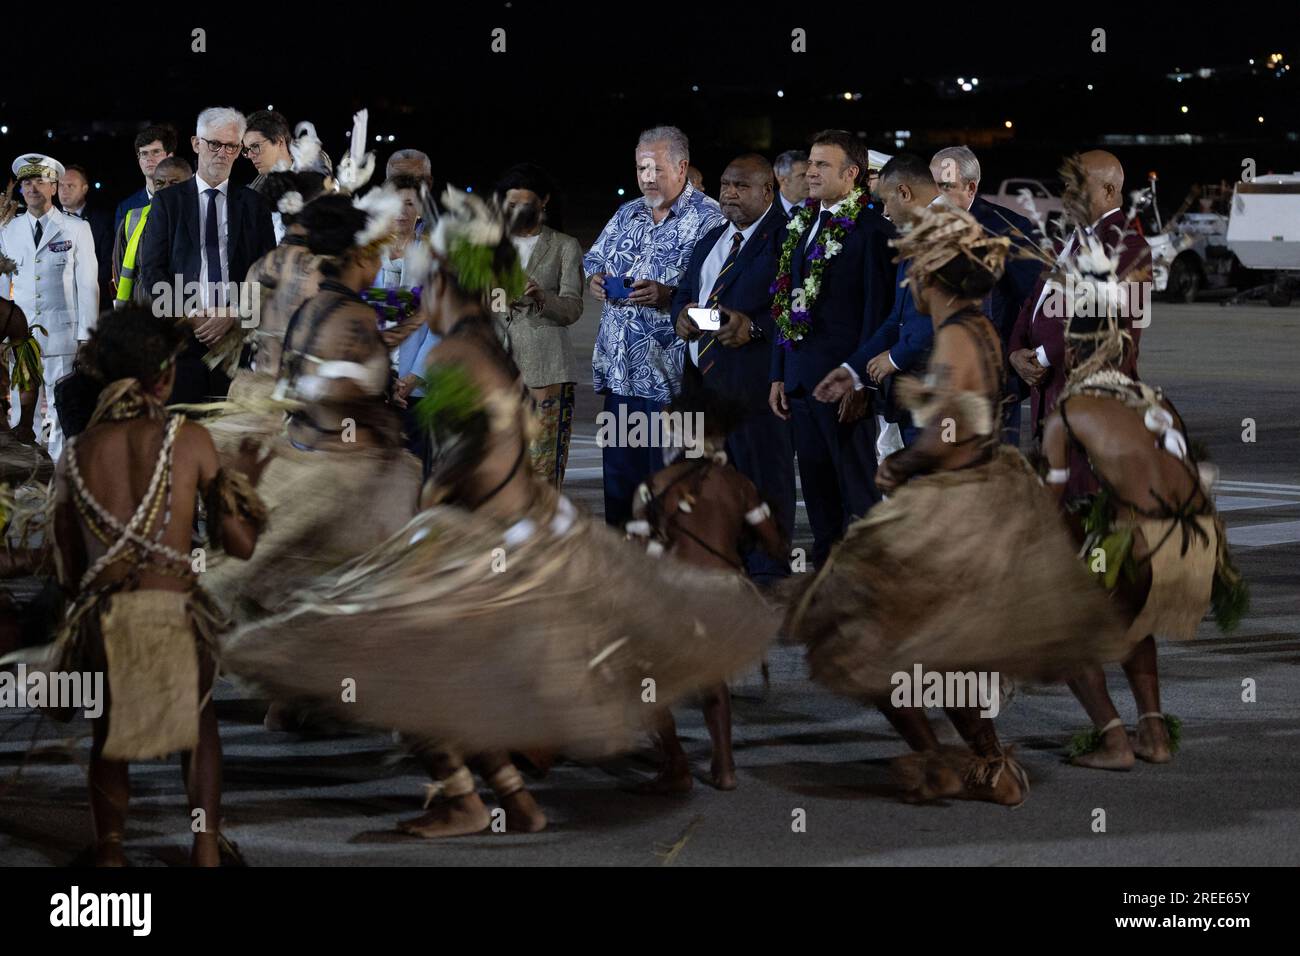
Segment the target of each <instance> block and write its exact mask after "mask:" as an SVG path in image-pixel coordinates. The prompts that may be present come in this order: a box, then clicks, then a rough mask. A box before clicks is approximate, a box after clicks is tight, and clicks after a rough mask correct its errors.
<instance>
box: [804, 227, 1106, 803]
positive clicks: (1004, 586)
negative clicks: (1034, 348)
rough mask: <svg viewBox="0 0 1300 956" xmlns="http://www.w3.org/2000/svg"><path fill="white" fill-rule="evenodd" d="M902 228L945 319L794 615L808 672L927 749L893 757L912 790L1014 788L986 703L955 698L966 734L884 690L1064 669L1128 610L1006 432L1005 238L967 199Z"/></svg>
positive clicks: (1084, 656)
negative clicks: (998, 298)
mask: <svg viewBox="0 0 1300 956" xmlns="http://www.w3.org/2000/svg"><path fill="white" fill-rule="evenodd" d="M894 245H895V247H896V248H897V249H898V253H899V257H900V258H901V259H906V260H910V262H909V265H908V270H907V284H908V286H909V287H910V288H911V290H912V295H913V298H914V301H915V303H916V307H917V309H918V310H919V311H920V312H921V313H922V314H926V315H929V316H930V317H931V319H932V321H933V322H934V326H935V337H934V351H933V354H932V356H931V359H930V364H929V369H928V374H927V377H926V380H925V382H924V384H923V385H918V383H917V382H916V381H915V380H904V381H903V382H900V383H899V385H900V396H901V397H902V399H903V401H904V402H905V404H906V405H908V406H909V407H910V408H911V409H912V414H913V418H914V420H915V422H916V423H917V425H918V426H920V427H922V429H923V431H922V433H921V434H920V436H918V438H917V439H916V441H915V442H914V443H913V444H912V445H910V446H909V447H907V448H905V449H903V450H902V451H899V452H896V453H895V454H893V455H890V456H889V457H888V458H886V459H885V460H884V461H883V462H882V463H881V464H880V468H879V471H878V472H877V475H876V484H877V487H879V488H880V489H881V490H882V491H884V492H886V493H887V494H888V499H887V500H886V501H885V502H884V503H883V504H881V505H877V506H876V507H875V508H873V509H872V511H871V513H870V515H868V516H867V517H866V518H864V519H862V520H861V521H858V522H856V523H855V524H853V525H852V526H851V527H850V528H849V530H848V532H847V534H846V535H845V538H844V541H843V542H842V543H841V544H839V545H838V546H837V547H836V549H835V551H834V552H833V553H832V556H831V558H830V560H829V561H828V562H827V563H826V565H825V566H824V567H822V568H821V569H820V570H819V571H818V573H817V575H816V577H815V578H813V580H812V581H811V582H810V583H809V585H808V587H807V588H806V589H805V590H804V592H803V594H802V595H801V596H800V597H799V598H798V600H797V601H796V602H795V604H794V606H793V607H792V609H791V613H790V616H789V622H788V625H789V628H790V632H791V634H792V635H793V636H795V637H797V638H798V639H801V640H802V641H804V642H805V643H806V644H807V645H808V661H809V666H810V668H811V671H812V676H813V679H814V680H817V681H819V682H821V683H823V684H826V685H827V686H828V687H830V688H831V689H833V690H836V691H838V692H840V693H843V694H847V695H850V696H853V697H857V698H859V699H861V700H864V701H871V702H873V703H874V704H876V706H877V707H879V708H880V709H881V711H882V712H883V713H884V714H885V716H886V717H887V718H888V719H889V721H890V723H891V724H893V726H894V728H895V729H896V730H898V731H899V733H900V734H901V735H902V736H903V738H904V739H905V740H906V741H907V743H908V744H909V745H910V746H911V747H912V749H913V750H914V751H916V752H917V753H916V754H915V755H914V756H913V757H912V758H910V759H904V760H902V761H899V762H898V763H897V764H896V770H897V772H898V775H899V777H900V782H901V783H902V784H903V786H904V789H905V790H906V791H908V796H909V798H911V799H930V798H934V797H962V798H967V799H977V800H987V801H992V802H994V803H999V804H1003V805H1007V806H1017V805H1019V804H1020V803H1022V802H1023V801H1024V800H1025V798H1026V796H1027V795H1028V790H1029V784H1028V777H1027V776H1026V774H1025V772H1024V769H1023V768H1022V767H1021V766H1020V765H1019V764H1018V763H1017V762H1016V761H1015V760H1014V759H1013V757H1012V756H1011V752H1010V748H1006V749H1004V748H1003V747H1002V745H1001V744H1000V743H999V741H998V738H997V735H996V733H995V731H994V728H993V722H992V721H991V720H990V719H988V718H987V717H982V716H981V715H980V709H981V705H979V704H976V705H975V706H970V705H969V703H970V702H969V701H966V702H965V703H966V704H967V705H966V706H962V703H963V702H960V701H957V700H955V699H950V700H947V701H945V705H946V706H945V708H944V709H945V712H946V713H947V715H948V717H949V719H950V720H951V721H952V723H953V726H954V727H955V728H956V729H957V731H958V733H959V734H960V735H961V737H962V738H963V739H964V740H965V742H966V744H967V745H968V747H969V749H961V748H958V749H945V748H941V747H940V746H939V741H938V738H937V737H936V736H935V733H934V731H933V729H932V728H931V726H930V723H929V721H928V720H927V719H926V716H925V712H924V710H923V709H921V708H919V707H912V706H898V705H896V704H895V703H893V702H892V701H891V699H890V698H891V696H892V695H891V690H896V689H897V688H898V687H900V686H903V684H902V683H901V682H900V680H899V675H903V677H911V675H913V674H914V673H915V670H916V669H917V668H920V669H922V670H923V671H928V672H931V673H941V674H945V675H947V674H951V673H954V672H956V673H962V674H967V673H972V672H985V673H990V675H992V674H996V675H998V676H999V677H1001V676H1010V677H1016V676H1020V677H1038V678H1043V677H1048V676H1050V677H1060V676H1063V675H1065V674H1068V673H1069V672H1070V671H1071V670H1072V669H1073V668H1074V667H1075V666H1077V665H1079V664H1081V663H1083V662H1086V661H1092V660H1095V659H1098V658H1100V659H1105V654H1106V653H1107V652H1108V649H1111V648H1113V647H1114V646H1115V645H1116V644H1117V643H1118V641H1119V639H1120V628H1119V624H1118V621H1117V620H1115V617H1114V615H1113V613H1112V612H1111V611H1110V609H1109V608H1108V607H1107V606H1106V602H1105V601H1104V600H1098V593H1097V589H1096V588H1095V587H1091V586H1090V582H1089V581H1088V579H1087V575H1086V574H1083V573H1081V569H1080V567H1079V566H1078V563H1077V562H1076V561H1075V560H1074V556H1073V552H1072V549H1071V547H1070V544H1069V541H1068V538H1067V537H1066V536H1065V535H1064V534H1063V533H1062V532H1061V530H1060V528H1059V524H1057V523H1056V522H1054V521H1053V519H1052V510H1053V509H1052V504H1051V498H1050V497H1049V496H1048V495H1047V494H1046V493H1045V492H1044V490H1043V488H1042V485H1041V483H1040V482H1039V480H1038V478H1037V476H1036V475H1035V474H1034V472H1033V470H1032V469H1031V468H1030V467H1029V464H1028V463H1027V462H1026V461H1025V460H1024V458H1023V457H1021V455H1020V453H1019V452H1018V451H1016V450H1014V449H1012V448H1011V447H1009V446H1007V445H1003V444H1000V443H999V441H998V433H999V428H1000V424H999V423H1000V421H1001V415H1000V412H999V405H1000V402H1001V399H1002V395H1003V393H1004V388H1003V371H1002V369H1003V364H1002V354H1001V347H1000V344H999V340H998V334H997V331H996V330H995V329H994V328H993V326H992V324H991V323H990V322H989V320H988V318H987V317H986V316H985V315H984V314H983V311H982V302H983V301H984V298H985V296H986V295H987V294H988V292H989V290H990V289H991V288H992V286H993V285H994V283H996V282H997V279H998V277H999V276H1000V275H1001V272H1002V268H1003V262H1004V259H1005V256H1006V254H1007V248H1008V240H1007V239H1005V238H1001V237H990V236H987V235H986V234H985V233H984V231H983V230H982V229H981V227H980V226H979V224H978V223H977V222H976V221H975V220H974V219H973V218H972V217H971V216H970V214H969V213H966V212H964V211H961V210H956V209H952V208H948V207H929V208H926V209H923V210H921V211H920V212H919V214H918V215H917V216H916V218H915V219H913V220H912V221H911V222H910V223H909V224H908V226H907V232H906V234H905V236H904V237H903V238H902V239H900V240H896V241H895V242H894ZM852 387H853V385H852V378H851V376H850V375H849V373H848V372H847V371H846V370H844V369H837V370H835V371H833V372H831V373H830V374H829V375H827V376H826V378H825V379H823V380H822V382H821V383H819V385H818V386H817V389H816V393H815V394H816V397H817V398H818V399H819V400H821V401H835V400H838V399H839V398H840V397H841V396H842V395H844V394H846V393H847V392H848V391H849V390H850V389H851V388H852ZM1026 620H1029V621H1033V622H1034V626H1033V627H1026V626H1024V623H1023V622H1024V621H1026ZM990 683H992V681H990ZM947 684H948V681H947V680H946V679H945V685H947ZM994 686H997V685H996V684H995V685H994Z"/></svg>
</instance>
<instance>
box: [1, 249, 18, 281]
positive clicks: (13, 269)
mask: <svg viewBox="0 0 1300 956" xmlns="http://www.w3.org/2000/svg"><path fill="white" fill-rule="evenodd" d="M17 273H18V263H16V262H14V261H13V260H12V259H10V258H9V257H8V256H6V255H5V254H4V253H0V276H7V275H16V274H17Z"/></svg>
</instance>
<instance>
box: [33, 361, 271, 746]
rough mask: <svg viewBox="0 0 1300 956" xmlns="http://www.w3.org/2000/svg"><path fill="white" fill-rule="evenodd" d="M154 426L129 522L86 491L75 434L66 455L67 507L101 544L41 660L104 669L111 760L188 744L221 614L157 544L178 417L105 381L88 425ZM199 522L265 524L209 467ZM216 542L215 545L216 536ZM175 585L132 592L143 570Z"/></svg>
mask: <svg viewBox="0 0 1300 956" xmlns="http://www.w3.org/2000/svg"><path fill="white" fill-rule="evenodd" d="M134 418H150V419H157V420H158V421H159V424H160V426H161V428H162V431H163V441H162V447H161V450H160V451H159V454H158V461H157V464H156V465H155V466H154V470H153V474H152V477H151V478H150V481H149V485H148V488H147V490H146V491H145V493H144V496H143V497H142V498H141V500H140V503H139V505H138V506H137V508H136V510H135V512H134V513H133V514H132V515H131V517H130V518H129V519H128V520H127V521H125V522H123V521H120V520H119V519H117V518H116V517H114V516H113V515H112V514H111V513H110V512H109V511H108V510H107V509H106V508H105V507H104V506H103V505H102V504H100V502H99V501H97V500H96V499H95V497H94V496H93V495H92V494H91V493H90V491H89V489H88V488H87V487H86V483H85V481H84V479H83V477H82V474H81V470H80V463H79V460H78V441H79V437H80V436H78V437H77V438H72V439H70V440H69V442H68V446H67V448H66V450H65V457H66V468H67V474H68V483H69V490H70V494H71V499H72V503H73V505H74V506H75V507H76V510H77V513H78V514H79V515H80V517H81V520H82V522H83V523H84V524H85V527H86V528H87V529H88V530H89V532H90V533H91V534H92V535H93V536H94V537H95V538H97V539H98V540H99V541H100V542H101V543H102V544H103V545H104V547H105V548H106V550H105V551H104V553H103V555H102V556H101V557H100V558H99V559H98V560H96V561H95V562H94V563H93V564H91V565H90V567H88V568H87V569H86V572H85V573H84V574H83V575H82V577H81V580H80V582H79V583H78V586H77V594H76V597H75V598H74V600H73V603H72V606H71V607H70V608H69V610H68V614H67V618H66V621H65V623H64V626H63V628H62V630H61V631H60V633H59V636H58V638H57V640H56V641H55V642H54V644H53V645H51V646H50V648H49V653H48V656H47V658H46V661H47V664H48V666H49V667H50V668H51V669H52V670H59V671H65V672H66V671H78V672H84V671H100V672H106V673H107V679H108V685H109V687H110V689H111V693H112V719H111V721H110V726H109V736H108V740H107V743H106V744H105V747H104V756H105V757H107V758H109V759H113V760H135V759H145V758H151V757H160V756H163V755H165V754H168V753H172V752H175V751H180V750H190V749H193V747H194V746H195V745H196V744H197V743H198V736H199V725H198V718H199V711H200V709H201V708H202V706H203V705H204V703H205V701H200V700H199V697H198V688H199V659H200V657H201V656H203V655H212V656H214V657H215V655H216V639H217V635H218V633H219V632H220V631H221V630H222V628H223V627H224V626H225V621H224V619H223V616H222V614H221V612H220V610H219V609H218V608H217V607H216V605H215V604H214V603H213V602H212V600H211V598H210V597H209V596H208V594H207V592H206V591H204V589H203V588H201V587H200V586H199V583H198V576H197V575H196V574H195V571H194V569H193V566H192V563H191V557H190V555H188V554H184V553H181V552H179V551H177V550H175V549H174V548H172V547H169V546H168V545H166V544H163V543H162V537H163V534H164V532H165V531H166V529H167V526H168V524H169V523H170V521H171V500H172V488H173V477H172V455H173V449H174V446H175V442H176V436H177V433H178V432H179V430H180V428H181V425H182V423H183V421H184V419H183V418H182V417H181V416H179V415H176V416H167V415H166V414H165V412H164V411H163V409H162V407H161V406H160V405H159V404H158V403H157V402H156V401H154V400H153V399H152V398H149V397H148V396H146V395H145V393H144V392H143V390H142V389H141V386H140V383H139V382H138V381H136V380H135V379H121V380H119V381H117V382H113V383H111V384H110V385H109V386H108V387H107V388H106V389H105V390H104V393H103V395H102V396H101V399H100V402H99V405H98V407H97V408H96V411H95V413H94V415H93V416H92V418H91V422H90V425H91V426H92V427H93V426H94V425H96V424H98V423H99V422H101V421H102V422H111V421H125V420H128V419H134ZM205 506H206V508H207V513H208V516H209V527H210V528H212V529H214V533H215V530H216V529H219V528H220V527H221V518H222V516H223V515H227V514H240V515H242V516H243V517H245V518H247V519H248V520H250V521H251V522H252V523H253V524H254V525H255V526H256V527H259V528H260V527H261V526H262V524H263V523H264V520H265V510H264V509H263V507H262V504H261V501H260V499H259V498H258V496H257V493H256V492H255V491H254V490H253V489H252V487H251V486H249V484H248V482H247V481H246V480H245V479H244V477H243V476H242V475H241V474H239V473H238V472H232V471H228V470H225V469H222V470H221V471H219V472H218V474H217V476H216V478H215V479H214V481H213V483H212V486H211V488H210V489H209V491H208V494H207V496H206V500H205ZM214 544H215V545H217V546H219V545H220V541H219V540H216V541H214ZM145 572H147V573H150V574H159V575H165V576H167V577H169V578H175V579H177V580H178V581H179V582H180V583H181V584H182V587H181V588H180V589H178V590H158V589H149V588H142V587H140V576H141V574H142V573H145Z"/></svg>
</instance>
